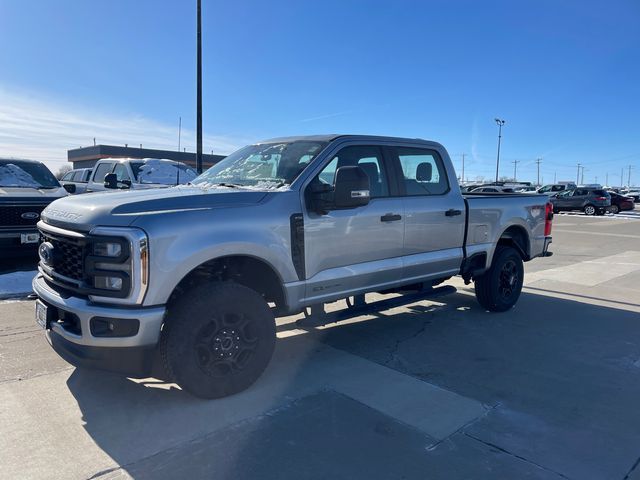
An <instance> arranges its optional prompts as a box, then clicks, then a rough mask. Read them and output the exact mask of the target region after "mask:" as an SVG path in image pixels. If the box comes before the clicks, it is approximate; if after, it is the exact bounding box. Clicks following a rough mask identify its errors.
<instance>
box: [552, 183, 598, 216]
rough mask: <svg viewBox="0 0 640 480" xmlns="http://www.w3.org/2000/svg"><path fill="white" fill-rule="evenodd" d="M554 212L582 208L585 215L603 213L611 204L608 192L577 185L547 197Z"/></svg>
mask: <svg viewBox="0 0 640 480" xmlns="http://www.w3.org/2000/svg"><path fill="white" fill-rule="evenodd" d="M549 200H550V201H551V203H552V204H553V211H554V213H557V212H560V211H562V210H582V211H583V212H584V213H585V214H587V215H596V214H598V215H604V213H605V212H606V211H607V208H608V207H610V206H611V196H610V195H609V192H607V191H606V190H603V189H602V188H589V187H578V188H576V189H574V190H567V191H565V192H561V193H559V194H558V195H556V196H555V197H551V198H550V199H549Z"/></svg>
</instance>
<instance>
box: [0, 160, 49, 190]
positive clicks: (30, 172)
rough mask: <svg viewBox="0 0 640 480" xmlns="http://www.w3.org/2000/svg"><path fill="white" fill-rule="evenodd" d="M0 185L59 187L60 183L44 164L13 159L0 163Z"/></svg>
mask: <svg viewBox="0 0 640 480" xmlns="http://www.w3.org/2000/svg"><path fill="white" fill-rule="evenodd" d="M0 187H14V188H58V187H60V184H59V183H58V180H56V177H54V176H53V174H52V173H51V172H50V171H49V169H47V167H45V166H44V165H43V164H41V163H36V162H21V161H19V160H12V161H10V162H2V163H0Z"/></svg>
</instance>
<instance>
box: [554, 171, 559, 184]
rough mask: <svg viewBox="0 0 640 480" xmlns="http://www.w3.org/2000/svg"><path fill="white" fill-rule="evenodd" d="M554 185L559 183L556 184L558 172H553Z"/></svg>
mask: <svg viewBox="0 0 640 480" xmlns="http://www.w3.org/2000/svg"><path fill="white" fill-rule="evenodd" d="M553 183H558V182H556V172H553Z"/></svg>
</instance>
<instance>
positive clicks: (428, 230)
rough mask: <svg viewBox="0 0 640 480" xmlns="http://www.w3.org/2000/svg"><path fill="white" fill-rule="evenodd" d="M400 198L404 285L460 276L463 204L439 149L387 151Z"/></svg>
mask: <svg viewBox="0 0 640 480" xmlns="http://www.w3.org/2000/svg"><path fill="white" fill-rule="evenodd" d="M386 151H387V154H388V156H389V158H390V159H391V161H393V163H394V165H395V167H396V171H397V175H396V176H397V178H398V183H399V189H400V192H401V194H402V198H403V204H404V212H405V222H404V249H403V264H404V267H403V280H404V281H407V282H409V281H411V280H415V281H423V280H429V279H436V278H442V277H446V276H451V275H456V274H457V273H458V272H459V270H460V265H461V264H462V259H463V250H462V246H463V242H464V226H465V215H464V212H465V204H464V200H463V198H462V195H461V194H460V191H459V189H458V187H457V184H456V183H455V182H456V178H455V174H454V173H453V171H452V172H447V169H446V167H445V163H444V160H443V158H442V156H441V155H440V153H439V152H438V151H436V150H433V149H429V148H426V147H403V146H397V147H388V148H387V149H386Z"/></svg>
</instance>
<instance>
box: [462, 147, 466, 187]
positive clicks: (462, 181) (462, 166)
mask: <svg viewBox="0 0 640 480" xmlns="http://www.w3.org/2000/svg"><path fill="white" fill-rule="evenodd" d="M465 155H466V154H465V153H463V154H462V183H464V156H465Z"/></svg>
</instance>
